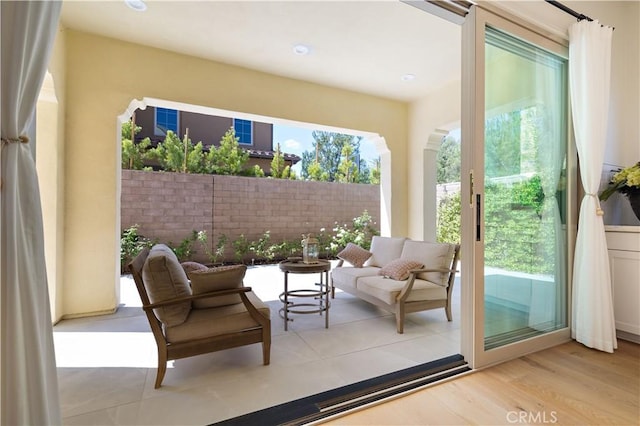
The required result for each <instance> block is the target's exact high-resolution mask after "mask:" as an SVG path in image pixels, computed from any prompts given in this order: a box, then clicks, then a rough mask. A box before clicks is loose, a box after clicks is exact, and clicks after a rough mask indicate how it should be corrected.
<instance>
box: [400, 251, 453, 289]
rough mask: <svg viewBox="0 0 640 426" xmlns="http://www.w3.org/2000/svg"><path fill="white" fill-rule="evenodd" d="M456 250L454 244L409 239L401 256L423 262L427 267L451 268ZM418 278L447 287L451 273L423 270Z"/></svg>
mask: <svg viewBox="0 0 640 426" xmlns="http://www.w3.org/2000/svg"><path fill="white" fill-rule="evenodd" d="M454 251H455V246H454V245H453V244H447V243H429V242H425V241H411V240H407V241H406V242H405V243H404V248H403V249H402V255H401V256H400V258H402V259H406V260H414V261H416V262H419V263H422V264H423V265H424V268H425V269H449V268H451V263H452V262H453V253H454ZM418 278H420V279H422V280H427V281H431V282H432V283H434V284H438V285H441V286H444V287H446V286H447V279H448V278H449V274H448V273H441V272H423V273H421V274H418Z"/></svg>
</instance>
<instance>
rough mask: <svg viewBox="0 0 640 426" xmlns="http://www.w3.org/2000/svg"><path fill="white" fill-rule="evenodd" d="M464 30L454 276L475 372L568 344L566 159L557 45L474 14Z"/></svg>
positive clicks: (563, 81)
mask: <svg viewBox="0 0 640 426" xmlns="http://www.w3.org/2000/svg"><path fill="white" fill-rule="evenodd" d="M471 20H473V22H470V21H471ZM464 25H465V27H466V29H465V33H466V34H465V35H464V37H467V38H466V39H465V44H466V45H470V46H473V48H472V49H467V51H466V54H465V60H466V64H467V67H466V69H465V77H466V82H467V85H466V89H468V91H467V92H466V94H465V95H463V96H465V97H466V102H463V109H465V110H466V113H464V112H463V120H464V121H463V135H462V140H463V150H464V151H466V152H464V153H463V157H464V160H463V168H464V170H465V171H466V173H467V174H468V175H469V179H468V181H467V182H466V189H465V188H464V186H463V193H467V194H469V197H468V199H467V200H466V203H467V206H466V207H467V208H466V209H465V210H466V211H465V212H464V213H463V215H464V216H466V218H465V217H463V235H465V237H468V236H473V237H472V238H467V241H466V242H464V241H463V253H464V255H463V262H464V261H465V258H466V262H465V263H463V270H464V271H467V270H469V271H473V272H472V273H471V274H469V276H468V277H467V280H470V281H467V285H466V286H465V288H469V289H471V290H472V291H471V292H470V294H468V296H467V303H468V305H467V306H469V307H472V311H473V312H474V315H473V318H474V319H473V321H469V322H473V327H472V329H473V334H472V336H469V335H467V336H469V342H471V341H473V344H472V346H467V348H468V349H470V352H471V353H473V364H474V367H479V366H482V365H486V364H491V363H494V362H498V361H500V360H503V359H508V358H511V357H513V356H517V355H519V354H521V353H526V352H530V351H531V350H535V349H538V348H541V347H544V346H549V345H552V344H556V343H557V342H559V341H562V340H566V339H567V338H568V328H567V327H568V312H567V306H568V300H569V299H568V290H569V286H568V283H569V270H568V269H569V268H568V267H567V265H568V264H569V263H568V261H569V259H568V253H569V252H570V250H569V248H570V247H569V245H570V243H571V241H572V235H573V232H572V226H571V223H573V219H572V218H571V214H570V212H571V209H570V208H569V206H570V200H571V197H570V196H569V195H568V194H570V193H571V191H569V189H570V184H571V183H572V182H573V172H571V170H573V168H574V167H573V163H574V161H573V156H572V154H571V153H572V150H571V149H570V143H569V138H568V134H569V132H568V130H569V123H568V112H569V111H568V101H567V98H568V88H567V71H568V70H567V66H568V61H567V53H568V52H567V49H566V47H565V46H563V45H562V44H559V43H556V42H553V41H551V40H549V39H548V38H545V37H541V36H540V34H537V33H535V32H533V31H530V30H528V29H525V28H523V27H522V26H519V25H517V24H515V23H514V22H513V21H512V20H507V19H503V18H502V17H498V16H496V15H495V14H493V13H491V12H489V11H487V10H483V9H480V8H474V10H473V11H472V13H471V14H470V15H469V16H468V17H467V22H465V24H464ZM469 37H473V39H474V42H473V43H471V44H469V41H468V38H469ZM470 65H472V67H470ZM463 92H465V89H463ZM469 142H471V143H469ZM463 185H464V184H463ZM463 303H464V300H463ZM470 325H471V324H470Z"/></svg>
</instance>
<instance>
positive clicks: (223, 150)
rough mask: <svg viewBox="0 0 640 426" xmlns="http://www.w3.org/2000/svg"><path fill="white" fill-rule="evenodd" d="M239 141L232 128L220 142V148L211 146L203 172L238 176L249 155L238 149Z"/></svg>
mask: <svg viewBox="0 0 640 426" xmlns="http://www.w3.org/2000/svg"><path fill="white" fill-rule="evenodd" d="M239 141H240V139H239V138H238V137H237V136H236V131H235V129H234V128H233V127H231V128H229V130H227V132H226V133H225V134H224V136H223V137H222V139H221V140H220V146H218V147H215V146H212V147H211V148H210V149H209V153H208V154H207V155H206V157H205V170H206V171H207V172H208V173H215V174H218V175H239V174H241V173H242V171H243V169H244V168H245V165H246V164H247V161H249V153H248V152H247V151H246V150H244V149H242V148H240V145H239Z"/></svg>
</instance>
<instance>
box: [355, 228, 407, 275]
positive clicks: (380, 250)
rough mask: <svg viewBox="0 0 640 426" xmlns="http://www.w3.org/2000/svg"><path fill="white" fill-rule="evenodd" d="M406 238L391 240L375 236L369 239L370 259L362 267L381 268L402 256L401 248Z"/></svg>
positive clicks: (390, 238)
mask: <svg viewBox="0 0 640 426" xmlns="http://www.w3.org/2000/svg"><path fill="white" fill-rule="evenodd" d="M405 240H406V238H404V237H401V238H392V237H381V236H379V235H375V236H374V237H373V238H372V239H371V248H370V249H369V251H370V252H371V257H370V258H369V260H367V261H366V262H365V264H364V266H377V267H378V268H382V267H383V266H384V265H386V264H387V263H389V262H391V261H392V260H394V259H397V258H399V257H400V254H402V247H403V246H404V242H405Z"/></svg>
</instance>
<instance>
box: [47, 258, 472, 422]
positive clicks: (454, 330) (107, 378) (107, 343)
mask: <svg viewBox="0 0 640 426" xmlns="http://www.w3.org/2000/svg"><path fill="white" fill-rule="evenodd" d="M316 280H317V276H316V275H315V274H313V275H290V279H289V282H290V286H291V287H292V288H296V286H297V287H299V288H309V287H310V286H312V285H313V282H314V281H316ZM245 285H247V286H251V287H252V288H253V290H254V291H255V292H256V294H258V296H259V297H260V298H261V299H262V300H264V301H265V302H267V303H268V304H269V305H270V307H271V316H272V346H271V364H270V365H269V366H263V365H262V361H261V359H262V357H261V347H260V345H259V344H256V345H250V346H244V347H241V348H235V349H231V350H227V351H223V352H217V353H212V354H206V355H200V356H196V357H192V358H187V359H183V360H177V361H172V362H170V363H169V365H168V368H167V374H166V376H165V379H164V381H163V386H162V387H161V388H160V389H158V390H156V389H154V388H153V384H154V380H155V375H156V346H155V342H154V340H153V336H152V334H151V330H150V328H149V325H148V322H147V319H146V317H145V316H144V314H143V312H142V309H141V308H140V306H141V303H140V299H139V296H138V293H137V291H136V289H135V284H134V283H133V280H132V279H131V278H130V277H129V276H123V278H122V280H121V305H120V307H119V308H118V310H117V312H116V313H114V314H112V315H104V316H99V317H90V318H79V319H72V320H63V321H61V322H60V323H58V324H57V325H56V326H55V327H54V330H53V331H54V341H55V347H56V360H57V365H58V378H59V387H60V399H61V401H60V402H61V407H62V416H63V424H65V425H203V424H210V423H213V422H216V421H220V420H224V419H227V418H230V417H235V416H238V415H241V414H245V413H248V412H251V411H255V410H259V409H262V408H266V407H269V406H272V405H276V404H280V403H283V402H287V401H291V400H294V399H298V398H301V397H304V396H308V395H312V394H315V393H318V392H323V391H326V390H329V389H333V388H336V387H339V386H343V385H346V384H350V383H354V382H357V381H360V380H364V379H367V378H371V377H375V376H378V375H381V374H385V373H389V372H392V371H396V370H399V369H402V368H407V367H410V366H413V365H417V364H421V363H424V362H428V361H431V360H434V359H439V358H442V357H444V356H447V355H451V354H455V353H459V352H460V349H459V348H460V303H459V300H460V298H459V294H460V285H459V279H457V280H456V285H455V287H454V304H453V307H452V310H453V321H452V322H447V320H446V316H445V314H444V310H443V309H437V310H432V311H426V312H420V313H414V314H409V315H407V322H406V325H405V332H404V334H397V333H396V330H395V319H394V317H393V315H390V314H388V313H386V312H384V311H382V310H380V309H378V308H376V307H374V306H372V305H370V304H368V303H366V302H363V301H360V300H358V299H357V298H354V297H352V296H350V295H348V294H346V293H343V292H337V293H336V298H335V299H334V300H333V301H332V305H331V309H330V317H329V318H330V325H329V329H325V328H324V319H323V318H322V317H320V316H319V315H318V314H309V315H295V316H294V321H293V322H291V323H290V324H289V331H287V332H285V331H284V328H283V320H282V319H281V318H280V317H279V315H278V310H279V308H280V307H281V303H280V301H279V300H278V294H279V293H280V292H281V291H282V287H283V275H282V273H281V272H280V271H279V269H278V267H277V265H272V266H256V267H250V268H249V269H248V271H247V275H246V277H245Z"/></svg>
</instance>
